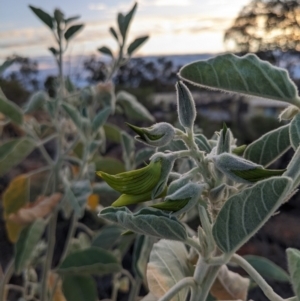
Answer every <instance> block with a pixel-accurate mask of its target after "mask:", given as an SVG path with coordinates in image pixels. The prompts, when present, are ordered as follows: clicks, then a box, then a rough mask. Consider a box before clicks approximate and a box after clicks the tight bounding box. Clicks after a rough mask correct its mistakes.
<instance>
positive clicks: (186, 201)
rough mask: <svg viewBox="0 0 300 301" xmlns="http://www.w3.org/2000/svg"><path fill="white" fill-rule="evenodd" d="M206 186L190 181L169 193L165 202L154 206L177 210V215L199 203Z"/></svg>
mask: <svg viewBox="0 0 300 301" xmlns="http://www.w3.org/2000/svg"><path fill="white" fill-rule="evenodd" d="M205 187H206V185H204V184H202V185H200V184H196V183H188V184H186V185H184V186H183V187H181V188H180V189H178V190H177V191H175V192H174V193H173V194H171V195H168V196H167V197H166V198H165V201H164V202H163V203H159V204H155V205H152V207H154V208H156V209H161V210H166V211H171V212H176V215H179V214H182V213H184V212H187V211H189V210H190V209H191V208H192V207H194V206H195V205H196V204H197V202H198V200H199V198H200V196H201V194H202V192H203V190H204V189H205Z"/></svg>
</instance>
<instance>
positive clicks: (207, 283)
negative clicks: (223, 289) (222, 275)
mask: <svg viewBox="0 0 300 301" xmlns="http://www.w3.org/2000/svg"><path fill="white" fill-rule="evenodd" d="M220 268H221V266H220V265H218V266H210V267H209V268H208V270H207V273H206V275H205V277H204V278H203V282H202V285H201V288H202V290H201V293H200V295H199V296H197V298H198V300H201V301H205V300H206V298H207V296H208V294H209V292H210V289H211V287H212V285H213V284H214V282H215V279H216V278H217V276H218V272H219V269H220Z"/></svg>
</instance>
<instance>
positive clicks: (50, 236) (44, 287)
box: [41, 209, 58, 301]
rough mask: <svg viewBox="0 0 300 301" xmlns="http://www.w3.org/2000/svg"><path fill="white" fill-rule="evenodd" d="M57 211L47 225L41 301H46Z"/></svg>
mask: <svg viewBox="0 0 300 301" xmlns="http://www.w3.org/2000/svg"><path fill="white" fill-rule="evenodd" d="M57 213H58V212H57V209H55V211H54V212H53V215H52V217H51V219H50V223H49V225H48V247H47V253H46V261H45V265H44V269H43V275H42V288H41V301H46V300H47V291H48V290H47V280H48V273H49V271H50V270H51V264H52V258H53V254H54V247H55V241H56V237H55V232H56V222H57Z"/></svg>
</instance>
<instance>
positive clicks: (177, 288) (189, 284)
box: [158, 277, 196, 301]
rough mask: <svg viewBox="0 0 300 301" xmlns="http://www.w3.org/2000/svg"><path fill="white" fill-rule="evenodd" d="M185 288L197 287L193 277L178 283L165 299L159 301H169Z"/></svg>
mask: <svg viewBox="0 0 300 301" xmlns="http://www.w3.org/2000/svg"><path fill="white" fill-rule="evenodd" d="M185 287H193V288H195V287H196V283H195V280H194V278H193V277H186V278H183V279H181V280H180V281H178V282H177V283H176V284H175V285H174V286H173V287H172V288H171V289H170V290H169V291H168V292H167V293H166V294H165V295H164V296H163V297H161V298H160V299H159V300H158V301H169V300H171V299H172V298H173V297H174V296H175V295H177V294H178V293H179V292H180V291H181V290H182V289H183V288H185Z"/></svg>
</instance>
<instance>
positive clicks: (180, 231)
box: [99, 207, 187, 241]
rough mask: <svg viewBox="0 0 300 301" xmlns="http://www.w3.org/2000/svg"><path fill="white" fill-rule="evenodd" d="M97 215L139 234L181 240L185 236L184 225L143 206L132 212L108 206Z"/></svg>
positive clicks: (173, 218) (167, 215) (172, 217)
mask: <svg viewBox="0 0 300 301" xmlns="http://www.w3.org/2000/svg"><path fill="white" fill-rule="evenodd" d="M99 216H100V217H102V218H104V219H107V220H109V221H111V222H114V223H118V224H119V225H121V226H122V227H124V228H126V229H128V230H131V231H133V232H136V233H139V234H144V235H150V236H154V237H158V238H165V239H171V240H181V241H184V240H185V239H186V238H187V233H186V230H185V227H184V226H183V225H182V224H181V223H180V222H179V221H178V220H177V219H176V218H175V217H174V216H169V214H165V213H164V212H162V211H161V210H157V209H153V208H143V209H141V210H140V211H138V212H136V213H132V212H131V211H130V210H129V209H127V207H121V208H115V207H108V208H105V209H103V210H102V211H101V212H100V214H99Z"/></svg>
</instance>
